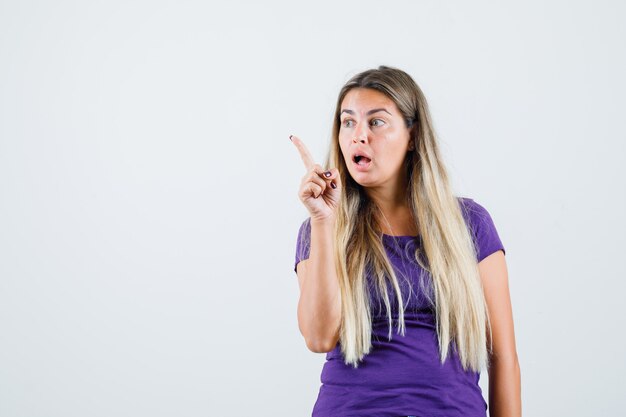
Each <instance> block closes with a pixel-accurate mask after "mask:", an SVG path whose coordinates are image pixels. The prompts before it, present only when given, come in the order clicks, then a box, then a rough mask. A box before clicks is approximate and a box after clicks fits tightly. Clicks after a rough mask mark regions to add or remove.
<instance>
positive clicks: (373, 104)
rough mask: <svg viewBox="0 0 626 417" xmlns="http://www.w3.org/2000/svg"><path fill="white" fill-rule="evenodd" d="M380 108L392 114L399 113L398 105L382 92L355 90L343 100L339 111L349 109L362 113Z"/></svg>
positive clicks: (363, 89) (367, 89)
mask: <svg viewBox="0 0 626 417" xmlns="http://www.w3.org/2000/svg"><path fill="white" fill-rule="evenodd" d="M379 107H384V108H386V109H387V110H388V111H389V112H391V113H399V111H398V108H397V106H396V103H394V102H393V100H391V99H390V98H389V97H387V96H386V95H385V94H383V93H381V92H380V91H378V90H374V89H371V88H353V89H352V90H350V91H348V93H347V94H346V95H345V97H344V98H343V100H342V102H341V109H340V110H339V111H342V110H346V109H349V110H352V111H355V112H358V113H362V112H366V111H368V110H370V109H373V108H379Z"/></svg>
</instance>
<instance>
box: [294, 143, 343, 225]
mask: <svg viewBox="0 0 626 417" xmlns="http://www.w3.org/2000/svg"><path fill="white" fill-rule="evenodd" d="M290 138H291V141H292V142H293V144H294V145H296V148H298V151H299V152H300V157H301V158H302V162H304V166H305V167H306V170H307V172H306V174H304V177H302V182H301V183H300V190H299V191H298V197H300V201H302V204H304V206H305V207H306V208H307V210H308V211H309V213H310V214H311V220H316V221H319V220H327V219H330V218H331V217H332V216H334V215H335V213H336V210H337V206H338V204H339V196H340V193H341V179H340V178H339V170H337V168H331V169H330V170H329V171H326V173H325V172H324V170H323V168H322V167H321V166H320V165H318V164H316V163H315V161H314V160H313V157H312V156H311V153H310V152H309V150H308V149H307V148H306V146H304V143H303V142H302V141H301V140H300V139H299V138H298V137H297V136H293V135H291V136H290ZM326 174H329V175H326ZM320 197H321V198H320Z"/></svg>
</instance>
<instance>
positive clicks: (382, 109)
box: [339, 107, 393, 116]
mask: <svg viewBox="0 0 626 417" xmlns="http://www.w3.org/2000/svg"><path fill="white" fill-rule="evenodd" d="M379 111H384V112H387V113H389V112H388V111H387V109H385V108H383V107H381V108H379V109H372V110H370V111H368V112H367V113H365V114H366V115H367V116H369V115H370V114H373V113H376V112H379ZM343 113H349V114H354V112H353V111H352V110H350V109H343V110H342V111H341V113H339V115H340V116H341V115H342V114H343ZM389 115H390V116H393V115H392V114H391V113H389Z"/></svg>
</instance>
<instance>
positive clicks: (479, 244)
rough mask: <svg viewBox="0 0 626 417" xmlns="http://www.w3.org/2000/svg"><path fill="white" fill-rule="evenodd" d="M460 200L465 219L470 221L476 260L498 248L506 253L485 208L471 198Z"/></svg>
mask: <svg viewBox="0 0 626 417" xmlns="http://www.w3.org/2000/svg"><path fill="white" fill-rule="evenodd" d="M461 201H462V202H463V205H462V207H463V208H464V211H465V212H464V215H465V217H466V220H468V222H469V223H470V227H471V231H472V235H473V236H472V237H473V239H474V244H475V246H476V252H477V259H478V262H480V261H482V260H483V259H485V258H486V257H487V256H489V255H491V254H492V253H495V252H497V251H499V250H502V253H504V254H506V251H505V249H504V245H503V244H502V241H501V240H500V236H499V235H498V231H497V230H496V226H495V224H494V222H493V219H492V218H491V215H490V214H489V212H488V211H487V209H485V207H483V206H482V205H480V204H478V203H477V202H476V201H474V200H472V199H471V198H462V200H461Z"/></svg>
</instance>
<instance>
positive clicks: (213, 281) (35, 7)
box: [0, 0, 626, 417]
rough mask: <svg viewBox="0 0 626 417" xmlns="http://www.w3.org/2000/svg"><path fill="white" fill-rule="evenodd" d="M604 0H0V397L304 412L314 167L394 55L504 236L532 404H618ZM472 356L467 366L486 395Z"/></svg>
mask: <svg viewBox="0 0 626 417" xmlns="http://www.w3.org/2000/svg"><path fill="white" fill-rule="evenodd" d="M625 18H626V8H625V6H624V5H623V3H622V2H619V1H613V2H609V1H525V2H516V3H511V4H506V3H504V2H496V1H493V2H484V1H472V2H461V1H458V2H445V3H444V2H440V1H403V2H393V1H390V2H379V1H376V2H373V1H358V2H357V1H354V2H322V1H317V2H306V3H305V2H287V1H284V2H277V1H273V2H252V1H249V2H229V3H228V4H218V3H211V2H206V1H196V2H190V1H171V2H164V1H145V0H144V1H91V2H80V1H73V2H70V1H56V2H43V1H40V2H33V1H12V2H9V1H5V0H3V1H1V2H0V415H1V416H3V417H21V416H59V417H61V416H63V417H73V416H80V417H83V416H90V417H97V416H152V417H156V416H174V415H176V416H240V415H254V416H304V415H310V412H311V409H312V407H313V404H314V402H315V400H316V398H317V393H318V389H319V385H320V381H319V377H320V375H319V373H320V371H321V366H322V364H323V361H324V357H325V355H323V354H315V353H312V352H310V351H308V350H307V348H306V345H305V343H304V339H303V338H302V336H301V335H300V333H299V330H298V325H297V316H296V308H297V302H298V297H299V289H298V285H297V279H296V275H295V273H294V271H293V261H294V256H295V243H296V236H297V230H298V227H299V226H300V224H301V222H302V221H303V220H304V219H305V218H306V217H308V212H306V209H305V208H304V206H303V205H302V204H301V203H300V201H299V199H298V197H297V191H298V188H299V184H300V180H301V177H302V175H303V174H304V166H303V164H302V161H301V160H300V157H299V155H298V152H297V150H296V148H295V146H294V145H293V144H292V143H291V142H290V141H289V139H288V136H289V134H292V133H293V134H296V135H298V136H299V137H301V138H302V139H303V140H304V141H305V143H306V144H307V145H308V147H309V148H310V149H311V151H312V153H313V154H314V156H315V157H316V159H318V162H320V163H322V162H323V161H322V160H323V157H324V156H325V152H326V149H327V146H328V143H329V138H330V129H331V119H332V112H333V109H334V105H335V100H336V96H337V93H338V92H339V89H340V88H341V86H342V85H343V83H344V82H346V81H347V80H348V79H349V77H351V76H352V75H354V74H356V73H357V72H360V71H363V70H365V69H368V68H372V67H376V66H378V65H381V64H384V65H391V66H395V67H399V68H401V69H403V70H405V71H407V72H408V73H409V74H411V75H412V76H413V77H414V79H415V80H416V81H417V83H418V84H419V85H420V86H421V88H422V89H423V91H424V93H425V94H426V97H427V99H428V101H429V104H430V106H431V111H432V116H433V119H434V122H435V128H436V130H437V132H438V134H439V136H440V140H441V147H442V150H443V153H444V157H445V161H446V163H447V166H448V169H449V171H450V173H451V175H452V180H453V186H454V189H455V190H456V192H457V193H458V194H460V195H463V196H469V197H471V198H474V199H475V200H476V201H477V202H479V203H481V204H482V205H483V206H485V208H487V210H488V211H489V212H490V213H491V215H492V218H493V219H494V222H495V224H496V226H497V228H498V231H499V233H500V237H501V239H502V241H503V243H504V245H505V248H506V250H507V255H506V259H507V263H508V268H509V280H510V290H511V298H512V302H513V309H514V318H515V330H516V338H517V348H518V354H519V359H520V365H521V370H522V398H523V410H524V415H526V416H555V415H561V416H596V415H618V414H619V413H621V412H623V410H624V409H625V408H626V400H625V399H624V396H623V394H624V388H625V386H626V377H625V375H626V363H625V359H624V352H625V351H626V339H625V338H624V335H623V329H624V328H625V327H626V323H625V321H626V320H625V319H624V314H623V306H624V290H625V289H626V288H625V286H624V280H625V278H626V266H625V264H624V253H623V252H624V249H625V248H626V245H625V243H626V242H625V240H626V238H625V236H626V221H625V220H624V213H625V212H626V207H625V206H626V184H625V183H626V175H625V174H626V172H625V168H624V167H625V163H626V151H625V139H626V127H624V113H625V110H626V106H625V104H626V99H625V97H626V81H625V80H624V74H626V58H625V52H624V51H625V49H624V39H626V29H625V27H626V26H625V25H624V21H625ZM487 383H488V379H487V374H486V372H484V373H483V375H482V379H481V386H482V387H483V390H484V391H483V392H484V395H485V398H487Z"/></svg>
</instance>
